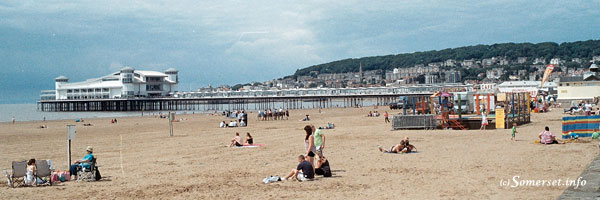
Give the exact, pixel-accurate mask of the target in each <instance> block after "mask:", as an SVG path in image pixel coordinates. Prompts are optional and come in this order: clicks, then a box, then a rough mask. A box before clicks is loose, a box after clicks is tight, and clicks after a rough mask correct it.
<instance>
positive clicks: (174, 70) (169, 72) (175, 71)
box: [165, 67, 179, 74]
mask: <svg viewBox="0 0 600 200" xmlns="http://www.w3.org/2000/svg"><path fill="white" fill-rule="evenodd" d="M177 72H179V70H177V69H175V68H172V67H171V68H169V69H167V70H165V74H176V73H177Z"/></svg>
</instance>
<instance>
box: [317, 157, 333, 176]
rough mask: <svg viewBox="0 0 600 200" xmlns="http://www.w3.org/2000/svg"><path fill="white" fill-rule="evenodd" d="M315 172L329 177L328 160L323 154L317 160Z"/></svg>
mask: <svg viewBox="0 0 600 200" xmlns="http://www.w3.org/2000/svg"><path fill="white" fill-rule="evenodd" d="M315 174H317V175H321V176H324V177H331V168H330V167H329V161H328V160H327V158H325V156H323V157H320V158H319V161H317V168H315Z"/></svg>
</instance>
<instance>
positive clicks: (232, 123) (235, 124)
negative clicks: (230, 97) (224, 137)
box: [228, 121, 237, 127]
mask: <svg viewBox="0 0 600 200" xmlns="http://www.w3.org/2000/svg"><path fill="white" fill-rule="evenodd" d="M228 127H237V121H229V126H228Z"/></svg>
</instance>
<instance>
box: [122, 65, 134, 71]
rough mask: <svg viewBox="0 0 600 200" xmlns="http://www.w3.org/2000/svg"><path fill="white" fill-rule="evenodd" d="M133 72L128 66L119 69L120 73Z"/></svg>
mask: <svg viewBox="0 0 600 200" xmlns="http://www.w3.org/2000/svg"><path fill="white" fill-rule="evenodd" d="M133 70H134V69H133V67H129V66H126V67H123V68H121V72H133Z"/></svg>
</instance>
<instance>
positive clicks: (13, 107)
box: [0, 100, 376, 122]
mask: <svg viewBox="0 0 600 200" xmlns="http://www.w3.org/2000/svg"><path fill="white" fill-rule="evenodd" d="M375 104H376V102H374V101H372V100H366V101H364V102H363V106H373V105H375ZM332 105H333V107H344V102H343V101H333V102H332ZM256 107H257V106H256V105H254V104H250V105H248V108H250V109H249V110H250V111H252V110H256V109H253V108H256ZM273 107H275V108H280V107H284V105H283V104H281V103H274V104H273ZM225 108H226V110H227V107H226V106H225ZM302 108H304V109H311V108H316V107H315V104H314V103H313V102H304V103H303V105H302ZM168 112H169V111H144V112H143V114H144V115H154V114H160V113H163V114H164V113H168ZM212 112H215V111H214V110H180V111H176V112H175V113H177V114H192V113H212ZM219 112H221V111H219ZM133 116H142V112H141V111H129V112H114V111H113V112H42V111H40V110H38V109H37V104H0V122H10V121H12V119H13V117H14V119H15V120H16V121H43V120H68V119H73V120H76V119H85V118H112V117H133Z"/></svg>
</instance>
